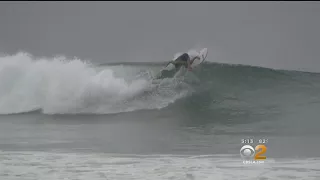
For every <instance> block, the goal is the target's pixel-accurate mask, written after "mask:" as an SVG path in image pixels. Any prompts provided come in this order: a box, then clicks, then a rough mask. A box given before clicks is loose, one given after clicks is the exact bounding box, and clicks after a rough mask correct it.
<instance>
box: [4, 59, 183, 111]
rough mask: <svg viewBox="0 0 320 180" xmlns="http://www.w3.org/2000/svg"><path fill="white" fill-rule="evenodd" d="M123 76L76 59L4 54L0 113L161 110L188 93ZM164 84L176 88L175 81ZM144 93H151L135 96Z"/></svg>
mask: <svg viewBox="0 0 320 180" xmlns="http://www.w3.org/2000/svg"><path fill="white" fill-rule="evenodd" d="M128 76H129V75H128V74H127V75H126V76H125V77H128ZM125 77H116V76H115V73H114V70H113V69H111V68H110V67H106V68H104V69H103V70H99V69H98V68H96V67H94V66H93V65H92V64H90V63H89V62H85V61H82V60H80V59H66V58H65V57H54V58H51V59H50V58H35V57H33V56H32V55H30V54H27V53H18V54H16V55H11V56H3V57H1V58H0V87H1V88H0V113H1V114H13V113H24V112H30V111H35V110H41V112H43V113H45V114H76V113H84V114H86V113H89V114H90V113H92V114H108V113H119V112H127V111H134V110H139V109H155V108H162V107H165V106H167V105H168V104H169V103H172V102H174V101H175V100H176V99H178V98H180V97H183V96H185V95H186V93H187V92H186V91H184V90H180V91H174V90H172V89H171V91H170V89H169V88H166V91H165V92H164V91H162V93H161V92H160V93H159V92H156V91H152V88H153V86H152V84H151V81H150V78H139V77H137V78H132V79H128V78H127V79H125ZM167 85H169V86H175V87H172V88H176V87H177V86H179V84H177V83H175V82H170V83H167ZM164 86H165V85H163V86H162V88H165V87H164ZM150 89H151V90H150ZM147 91H148V92H149V95H145V96H143V97H140V99H137V98H135V97H136V96H137V95H139V94H141V93H143V92H147ZM152 93H153V94H152ZM142 101H143V102H145V103H142Z"/></svg>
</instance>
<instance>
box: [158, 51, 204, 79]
mask: <svg viewBox="0 0 320 180" xmlns="http://www.w3.org/2000/svg"><path fill="white" fill-rule="evenodd" d="M196 59H199V60H200V54H199V53H197V52H192V51H191V52H190V51H189V52H185V53H182V54H181V55H179V56H178V57H175V58H173V60H172V61H171V62H169V63H168V64H167V65H166V67H165V68H164V69H163V70H161V72H160V74H159V75H158V78H162V77H163V76H164V74H168V73H170V72H171V73H175V72H176V71H178V70H179V69H180V68H181V67H182V66H184V67H185V68H187V69H188V70H189V71H191V70H192V67H191V65H192V63H193V62H194V61H195V60H196ZM173 70H175V71H173Z"/></svg>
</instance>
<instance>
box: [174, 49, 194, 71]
mask: <svg viewBox="0 0 320 180" xmlns="http://www.w3.org/2000/svg"><path fill="white" fill-rule="evenodd" d="M188 61H190V57H189V55H188V54H187V53H183V54H182V55H181V56H179V57H178V58H177V59H176V60H174V61H173V62H170V63H172V64H174V66H175V67H176V69H178V68H180V67H181V66H183V65H184V66H185V67H186V68H187V67H188Z"/></svg>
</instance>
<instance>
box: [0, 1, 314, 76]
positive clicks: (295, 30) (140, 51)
mask: <svg viewBox="0 0 320 180" xmlns="http://www.w3.org/2000/svg"><path fill="white" fill-rule="evenodd" d="M319 33H320V3H319V2H0V52H4V53H10V54H12V53H15V52H17V51H26V52H29V53H31V54H33V55H35V56H54V55H66V56H77V57H79V58H81V59H89V60H92V61H93V62H96V63H103V62H114V61H119V62H120V61H168V60H170V59H171V58H172V57H173V55H174V54H175V53H176V52H181V51H187V50H189V49H190V48H193V47H208V48H209V53H210V54H209V56H208V58H209V60H210V61H216V62H225V63H235V64H250V65H258V66H264V67H273V68H284V69H307V70H311V71H319V72H320V36H319Z"/></svg>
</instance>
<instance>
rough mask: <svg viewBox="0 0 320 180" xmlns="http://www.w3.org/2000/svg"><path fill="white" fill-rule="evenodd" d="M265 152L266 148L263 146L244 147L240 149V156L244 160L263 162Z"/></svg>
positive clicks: (265, 157)
mask: <svg viewBox="0 0 320 180" xmlns="http://www.w3.org/2000/svg"><path fill="white" fill-rule="evenodd" d="M266 152H267V147H266V146H265V145H264V144H259V145H257V146H256V147H255V148H253V147H252V146H251V145H244V146H242V148H241V149H240V155H241V157H242V158H243V159H246V160H251V159H253V160H265V159H267V156H264V154H265V153H266Z"/></svg>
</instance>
